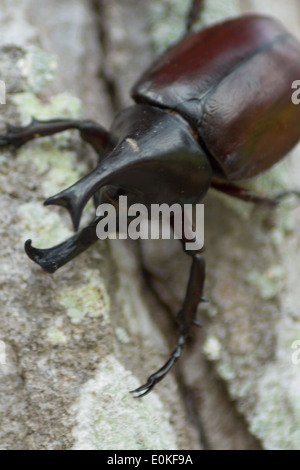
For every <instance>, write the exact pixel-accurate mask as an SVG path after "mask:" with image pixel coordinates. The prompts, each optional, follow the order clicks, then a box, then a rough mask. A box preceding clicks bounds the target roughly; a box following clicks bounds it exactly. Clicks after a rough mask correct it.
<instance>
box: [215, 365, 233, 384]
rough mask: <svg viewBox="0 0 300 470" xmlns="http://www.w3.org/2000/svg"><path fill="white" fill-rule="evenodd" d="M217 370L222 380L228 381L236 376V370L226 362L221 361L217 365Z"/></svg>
mask: <svg viewBox="0 0 300 470" xmlns="http://www.w3.org/2000/svg"><path fill="white" fill-rule="evenodd" d="M217 371H218V373H219V375H220V377H222V378H223V379H224V380H226V381H229V380H233V379H235V378H236V376H237V375H236V371H235V370H234V369H233V368H232V367H231V365H230V364H228V363H226V362H221V363H219V364H218V365H217Z"/></svg>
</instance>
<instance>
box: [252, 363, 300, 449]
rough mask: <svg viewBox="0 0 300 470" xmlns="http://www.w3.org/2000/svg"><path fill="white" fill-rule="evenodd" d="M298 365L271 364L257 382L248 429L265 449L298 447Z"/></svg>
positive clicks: (299, 407) (299, 435)
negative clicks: (254, 402)
mask: <svg viewBox="0 0 300 470" xmlns="http://www.w3.org/2000/svg"><path fill="white" fill-rule="evenodd" d="M299 389H300V368H299V366H296V365H294V364H292V363H291V362H290V363H286V364H282V365H281V367H278V365H277V364H276V365H270V366H269V367H268V368H267V370H266V371H265V374H264V376H263V377H262V379H261V380H260V382H259V386H258V400H257V403H256V408H255V411H254V414H253V416H252V419H251V425H250V430H251V432H252V433H253V434H254V435H256V436H257V437H259V438H260V439H261V440H262V441H263V443H264V446H265V448H266V449H268V450H272V449H274V450H299V449H300V427H299V423H300V400H299Z"/></svg>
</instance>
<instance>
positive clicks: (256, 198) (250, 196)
mask: <svg viewBox="0 0 300 470" xmlns="http://www.w3.org/2000/svg"><path fill="white" fill-rule="evenodd" d="M211 186H212V187H213V188H214V189H217V190H218V191H221V192H223V193H225V194H228V195H229V196H232V197H236V198H238V199H242V200H243V201H248V202H254V203H255V204H263V205H267V206H276V205H277V204H279V203H280V201H281V199H284V198H286V197H288V196H291V195H295V196H298V197H300V191H284V192H282V193H280V194H278V195H277V196H274V197H268V196H263V195H261V194H256V193H254V192H252V191H250V190H249V189H245V188H242V187H241V186H237V185H235V184H232V183H222V182H218V181H214V180H213V181H212V185H211Z"/></svg>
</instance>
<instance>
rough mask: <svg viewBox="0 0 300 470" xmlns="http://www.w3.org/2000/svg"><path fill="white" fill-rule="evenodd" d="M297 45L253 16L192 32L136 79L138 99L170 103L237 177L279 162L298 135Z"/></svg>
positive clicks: (217, 166)
mask: <svg viewBox="0 0 300 470" xmlns="http://www.w3.org/2000/svg"><path fill="white" fill-rule="evenodd" d="M299 76H300V45H299V43H298V42H297V41H296V40H295V39H294V38H293V37H292V36H291V35H290V34H289V33H288V32H287V31H286V30H285V29H284V28H283V27H282V26H281V25H280V24H279V23H278V22H277V21H275V20H273V19H272V18H268V17H263V16H257V15H249V16H247V15H246V16H243V17H240V18H238V19H233V20H231V21H226V22H224V23H220V24H218V25H216V26H212V27H210V28H207V29H205V30H203V31H200V32H198V33H195V34H192V35H190V36H188V37H187V38H186V39H184V40H183V41H182V42H180V43H179V44H177V45H175V46H174V47H172V48H171V49H169V50H168V51H167V52H166V53H165V54H164V55H163V56H162V57H161V58H160V59H159V60H158V61H157V62H156V63H155V64H154V66H152V67H151V68H150V69H149V70H148V71H147V72H146V73H145V74H144V75H143V76H142V78H141V79H140V80H139V81H138V82H137V84H136V85H135V86H134V88H133V90H132V96H133V98H134V99H135V100H136V101H137V102H148V103H151V104H152V105H155V106H160V107H163V108H171V109H173V110H175V111H176V112H178V113H179V114H181V115H182V116H183V117H184V118H185V119H186V120H187V121H188V122H189V123H190V125H191V126H192V127H193V129H195V131H196V133H197V136H198V139H199V143H200V145H202V146H203V148H204V149H205V150H206V153H207V155H208V156H209V158H210V160H211V161H212V165H213V167H214V171H215V173H216V174H218V176H219V177H222V178H224V179H226V180H229V181H240V180H244V179H248V178H251V177H253V176H256V175H258V174H259V173H261V172H262V171H264V170H266V169H267V168H269V167H270V166H272V165H273V164H274V163H276V162H277V161H279V160H280V159H281V158H282V157H283V156H285V155H286V153H287V152H288V151H289V150H291V148H292V147H293V146H294V145H295V144H296V143H297V142H298V140H299V138H300V126H299V122H300V107H299V106H295V105H294V104H293V103H292V101H291V84H292V82H293V80H295V78H297V77H299Z"/></svg>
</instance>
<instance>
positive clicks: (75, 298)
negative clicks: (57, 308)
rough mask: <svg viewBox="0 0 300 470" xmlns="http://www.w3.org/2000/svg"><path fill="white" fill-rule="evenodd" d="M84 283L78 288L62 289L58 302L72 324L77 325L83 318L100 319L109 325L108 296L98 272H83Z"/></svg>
mask: <svg viewBox="0 0 300 470" xmlns="http://www.w3.org/2000/svg"><path fill="white" fill-rule="evenodd" d="M83 277H84V282H83V283H82V285H81V286H80V287H78V286H77V287H75V286H72V287H69V288H64V289H62V290H61V291H60V292H59V295H58V301H59V303H60V304H61V305H62V306H63V307H64V308H65V309H66V311H67V315H68V316H69V317H70V318H71V320H72V322H73V323H79V322H80V321H81V320H82V319H83V318H84V317H85V316H87V315H88V316H91V317H102V319H103V321H104V322H105V323H106V324H108V323H109V308H110V303H109V296H108V293H107V290H106V287H105V285H104V283H103V281H101V278H100V275H99V271H98V270H95V269H88V270H85V271H84V273H83Z"/></svg>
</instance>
